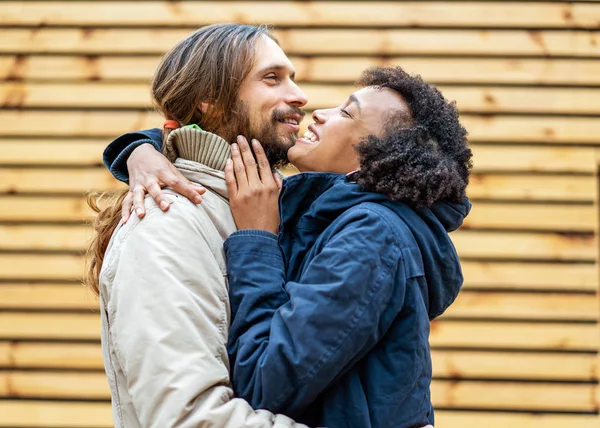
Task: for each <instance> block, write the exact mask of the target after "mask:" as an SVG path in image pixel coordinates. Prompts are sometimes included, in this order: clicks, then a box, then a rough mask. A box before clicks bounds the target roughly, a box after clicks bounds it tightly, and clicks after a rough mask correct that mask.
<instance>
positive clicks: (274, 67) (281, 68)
mask: <svg viewBox="0 0 600 428" xmlns="http://www.w3.org/2000/svg"><path fill="white" fill-rule="evenodd" d="M287 70H289V67H287V66H286V65H283V64H271V65H268V66H266V67H264V68H262V69H260V71H259V72H258V74H263V73H266V72H267V71H287ZM290 79H292V80H295V79H296V72H295V71H294V70H292V73H291V74H290Z"/></svg>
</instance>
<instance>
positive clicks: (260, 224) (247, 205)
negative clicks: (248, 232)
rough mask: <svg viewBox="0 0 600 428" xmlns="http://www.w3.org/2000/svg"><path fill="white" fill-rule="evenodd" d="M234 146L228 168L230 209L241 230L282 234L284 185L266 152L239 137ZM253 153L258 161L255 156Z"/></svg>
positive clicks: (257, 143)
mask: <svg viewBox="0 0 600 428" xmlns="http://www.w3.org/2000/svg"><path fill="white" fill-rule="evenodd" d="M237 141H238V144H232V145H231V158H232V159H230V160H228V161H227V165H226V166H225V181H226V182H227V189H228V191H229V206H230V207H231V212H232V214H233V218H234V219H235V223H236V225H237V227H238V229H240V230H242V229H258V230H267V231H269V232H273V233H275V234H277V233H278V232H279V190H280V189H281V185H282V181H281V178H279V176H277V175H276V174H273V172H272V171H271V166H270V165H269V161H268V160H267V157H266V156H265V152H264V150H263V148H262V146H261V145H260V143H259V142H258V141H256V140H252V149H251V148H250V146H249V145H248V141H246V139H245V138H244V137H242V136H239V137H238V139H237ZM252 150H254V154H255V155H256V160H255V159H254V156H252Z"/></svg>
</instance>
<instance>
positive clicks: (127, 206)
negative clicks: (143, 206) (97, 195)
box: [121, 190, 133, 223]
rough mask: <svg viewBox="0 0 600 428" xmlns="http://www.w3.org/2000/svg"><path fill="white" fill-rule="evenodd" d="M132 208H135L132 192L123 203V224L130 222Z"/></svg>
mask: <svg viewBox="0 0 600 428" xmlns="http://www.w3.org/2000/svg"><path fill="white" fill-rule="evenodd" d="M131 207H133V192H132V191H131V190H130V191H129V192H127V196H125V198H124V199H123V202H122V203H121V218H122V219H123V223H127V220H129V217H130V216H131Z"/></svg>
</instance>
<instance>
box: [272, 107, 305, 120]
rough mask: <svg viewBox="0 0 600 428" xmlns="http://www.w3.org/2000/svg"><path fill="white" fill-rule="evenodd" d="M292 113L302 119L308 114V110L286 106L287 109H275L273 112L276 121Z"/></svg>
mask: <svg viewBox="0 0 600 428" xmlns="http://www.w3.org/2000/svg"><path fill="white" fill-rule="evenodd" d="M292 115H298V116H300V120H302V118H303V117H304V116H305V115H306V112H305V111H304V110H302V109H301V108H299V107H293V106H290V107H289V108H286V109H285V110H284V109H281V110H275V111H274V112H273V120H274V121H278V120H282V119H285V118H286V117H288V116H292Z"/></svg>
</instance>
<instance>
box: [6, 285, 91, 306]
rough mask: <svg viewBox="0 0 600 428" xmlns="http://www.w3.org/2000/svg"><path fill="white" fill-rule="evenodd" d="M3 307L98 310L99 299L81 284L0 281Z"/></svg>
mask: <svg viewBox="0 0 600 428" xmlns="http://www.w3.org/2000/svg"><path fill="white" fill-rule="evenodd" d="M0 293H1V294H2V300H1V301H0V308H1V309H53V310H62V309H67V310H68V309H79V310H88V309H89V310H97V309H98V299H97V298H96V296H95V295H94V294H93V293H92V291H91V290H89V289H87V288H86V287H84V286H83V285H81V284H36V283H29V284H28V283H24V284H11V283H8V284H7V283H0Z"/></svg>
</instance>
